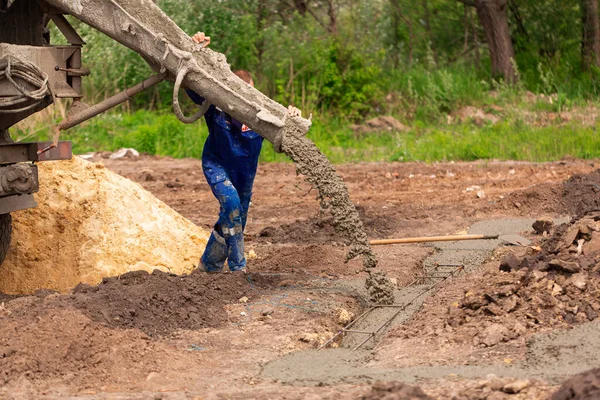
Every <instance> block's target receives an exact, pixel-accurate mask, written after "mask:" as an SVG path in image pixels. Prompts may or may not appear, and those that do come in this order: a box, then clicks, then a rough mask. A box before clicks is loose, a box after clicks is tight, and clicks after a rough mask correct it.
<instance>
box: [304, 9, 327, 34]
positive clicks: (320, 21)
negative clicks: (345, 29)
mask: <svg viewBox="0 0 600 400" xmlns="http://www.w3.org/2000/svg"><path fill="white" fill-rule="evenodd" d="M306 11H308V13H309V14H310V15H312V17H313V18H314V19H315V20H316V21H317V22H318V23H319V25H321V26H322V27H323V29H325V31H327V32H330V29H329V27H328V26H327V24H326V23H325V22H323V20H321V18H319V16H318V15H317V14H316V13H315V12H314V11H313V10H312V8H310V7H306Z"/></svg>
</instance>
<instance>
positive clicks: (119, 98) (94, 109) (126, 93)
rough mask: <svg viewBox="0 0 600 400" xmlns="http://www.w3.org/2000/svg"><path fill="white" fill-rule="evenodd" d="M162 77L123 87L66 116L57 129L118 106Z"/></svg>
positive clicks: (61, 129)
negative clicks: (98, 101) (127, 87)
mask: <svg viewBox="0 0 600 400" xmlns="http://www.w3.org/2000/svg"><path fill="white" fill-rule="evenodd" d="M163 79H165V77H164V75H162V74H158V75H153V76H151V77H150V78H148V79H146V80H144V81H142V82H140V83H138V84H137V85H135V86H133V87H130V88H129V89H125V90H123V91H122V92H120V93H117V94H115V95H114V96H111V97H109V98H108V99H106V100H103V101H101V102H100V103H98V104H94V105H93V106H90V107H88V108H86V109H85V110H83V111H81V112H78V113H77V114H75V115H73V116H71V117H67V118H66V119H65V120H63V121H62V122H61V123H60V124H59V125H58V129H59V130H60V131H64V130H67V129H70V128H72V127H74V126H75V125H79V124H80V123H82V122H84V121H87V120H88V119H90V118H92V117H95V116H96V115H98V114H101V113H103V112H104V111H106V110H109V109H111V108H113V107H116V106H118V105H119V104H121V103H124V102H126V101H127V100H129V99H131V98H132V97H133V96H135V95H136V94H138V93H141V92H143V91H144V90H146V89H148V88H151V87H152V86H154V85H156V84H158V83H160V82H162V81H163Z"/></svg>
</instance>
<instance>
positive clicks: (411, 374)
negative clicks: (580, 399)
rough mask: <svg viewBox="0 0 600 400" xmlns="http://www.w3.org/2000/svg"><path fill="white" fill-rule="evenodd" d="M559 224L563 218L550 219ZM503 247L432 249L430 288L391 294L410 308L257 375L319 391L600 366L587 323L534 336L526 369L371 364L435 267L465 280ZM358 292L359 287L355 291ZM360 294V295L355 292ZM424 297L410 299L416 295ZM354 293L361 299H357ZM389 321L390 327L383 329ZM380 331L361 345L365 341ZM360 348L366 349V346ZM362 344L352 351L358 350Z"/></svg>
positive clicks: (487, 225)
mask: <svg viewBox="0 0 600 400" xmlns="http://www.w3.org/2000/svg"><path fill="white" fill-rule="evenodd" d="M534 221H535V220H533V219H501V220H491V221H482V222H478V223H476V224H474V225H473V226H472V227H471V228H470V229H469V233H470V234H486V235H492V234H499V235H516V234H519V233H523V232H527V231H530V230H531V224H532V223H533V222H534ZM555 222H556V223H561V222H564V219H558V220H555ZM502 245H504V243H503V241H501V240H499V239H495V240H476V241H463V242H446V243H436V244H433V246H434V248H435V250H436V251H435V252H434V253H433V254H432V255H431V256H429V257H428V258H427V259H426V260H425V261H424V265H423V270H424V271H423V272H424V274H423V275H424V276H427V277H428V278H427V279H429V280H430V282H420V283H418V284H416V285H413V286H410V287H405V288H401V289H398V290H396V292H395V297H396V304H406V302H411V303H410V304H409V305H408V306H406V307H403V308H402V309H401V310H399V309H398V308H391V307H381V308H376V309H375V310H374V311H373V312H371V313H370V314H369V315H367V316H366V317H364V318H363V319H362V320H360V321H359V322H357V323H356V324H355V325H353V326H352V330H353V331H358V333H346V334H345V335H344V337H343V339H341V340H340V341H338V344H339V347H338V348H325V349H322V350H317V349H314V350H306V351H298V352H294V353H291V354H288V355H285V356H283V357H281V358H279V359H277V360H274V361H272V362H270V363H267V364H266V365H264V367H263V371H262V375H263V377H265V378H266V379H271V380H274V381H277V382H280V383H283V384H290V385H297V386H321V385H332V384H342V383H372V382H374V381H377V380H382V381H402V382H407V383H411V382H415V381H419V380H422V379H440V378H448V377H449V376H460V377H463V378H480V377H485V376H486V375H489V374H493V375H496V376H499V377H519V378H523V377H529V378H541V379H546V380H548V381H551V382H556V383H559V382H560V381H561V380H562V379H564V378H565V377H566V376H570V375H573V374H577V373H580V372H583V371H586V370H589V369H590V368H594V367H597V366H598V364H599V363H600V354H599V352H598V351H597V349H598V348H600V337H599V336H598V335H596V334H595V333H594V332H597V329H598V328H600V323H598V322H590V323H586V324H583V325H580V326H577V327H575V328H574V329H572V330H570V331H556V332H553V333H549V334H548V333H546V334H537V335H534V336H533V338H532V339H530V341H529V342H528V354H527V358H526V360H525V361H524V362H521V363H516V364H514V365H507V366H502V365H432V366H415V367H406V368H397V369H390V368H379V367H377V366H375V365H373V364H370V362H371V361H372V360H373V359H374V354H375V353H374V348H375V347H376V346H377V343H378V342H379V340H381V338H383V337H384V336H385V333H386V332H387V331H388V330H389V329H390V328H392V327H394V326H398V325H400V324H403V323H406V322H407V321H408V320H409V319H410V318H411V317H412V316H413V315H414V314H416V313H417V312H418V310H419V309H420V307H421V305H422V303H423V301H424V300H425V299H426V298H427V296H429V295H430V294H432V293H433V292H434V290H435V287H434V288H432V289H431V290H429V291H427V290H426V289H427V288H431V287H432V286H433V285H434V284H435V281H436V279H437V281H438V282H439V281H440V279H439V278H436V277H437V276H439V271H440V266H444V265H447V266H456V265H460V266H462V268H461V270H462V271H464V272H461V273H468V272H470V271H473V270H474V269H475V268H478V267H479V266H480V265H481V264H482V263H483V262H484V261H485V260H486V259H487V258H488V257H489V256H490V255H491V254H492V252H493V251H494V249H496V248H497V247H499V246H502ZM356 286H357V288H358V289H360V285H356ZM358 289H357V290H358ZM424 291H425V293H424V294H423V295H421V296H419V297H417V298H415V297H416V296H417V295H418V294H419V293H422V292H424ZM357 294H359V292H357ZM386 322H387V323H386ZM382 326H383V328H382V329H381V330H380V331H379V332H378V333H377V335H374V336H372V338H371V339H370V340H368V341H366V342H365V334H364V333H363V332H370V331H374V330H376V329H378V328H379V327H382ZM363 342H365V343H363ZM361 343H363V345H362V346H360V347H359V348H358V349H357V346H358V345H359V344H361Z"/></svg>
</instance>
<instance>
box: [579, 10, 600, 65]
mask: <svg viewBox="0 0 600 400" xmlns="http://www.w3.org/2000/svg"><path fill="white" fill-rule="evenodd" d="M581 19H582V28H583V33H582V41H581V68H582V69H583V70H584V71H589V70H590V69H591V68H592V66H594V67H599V66H600V22H599V20H598V0H581Z"/></svg>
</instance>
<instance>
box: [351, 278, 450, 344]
mask: <svg viewBox="0 0 600 400" xmlns="http://www.w3.org/2000/svg"><path fill="white" fill-rule="evenodd" d="M444 280H445V279H444ZM444 280H441V281H439V282H437V283H435V284H434V285H432V286H431V287H430V288H428V289H426V290H424V291H423V292H421V293H419V294H418V295H416V296H415V297H413V298H412V299H411V300H410V301H409V302H408V303H406V304H404V305H396V304H389V305H384V304H382V305H378V307H398V308H400V309H399V310H398V311H397V312H395V313H394V315H393V316H392V317H391V318H389V319H388V320H387V321H386V322H385V323H384V324H382V325H381V326H380V327H379V329H377V330H376V331H375V333H374V334H373V339H374V338H375V335H376V334H377V333H379V331H381V330H382V329H383V328H385V327H386V326H387V325H388V324H390V323H391V322H392V321H393V320H394V319H396V317H397V316H398V314H400V313H401V312H402V311H404V310H405V309H406V308H407V307H408V306H410V305H411V304H412V303H414V302H415V300H417V299H418V298H419V297H421V296H423V295H424V294H426V293H428V292H430V291H431V290H433V288H435V287H436V286H438V285H439V284H441V283H442V282H444ZM369 339H371V338H370V337H369V338H367V339H366V340H364V341H363V342H362V343H360V344H359V345H358V346H356V347H355V348H354V350H358V349H360V348H361V347H362V346H364V345H365V343H367V342H368V341H369Z"/></svg>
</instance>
